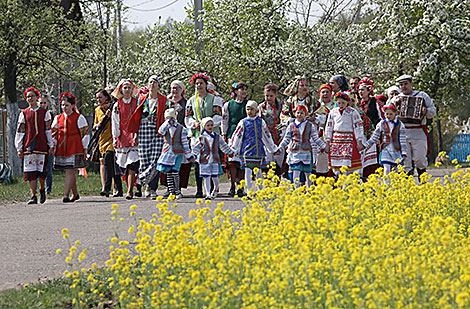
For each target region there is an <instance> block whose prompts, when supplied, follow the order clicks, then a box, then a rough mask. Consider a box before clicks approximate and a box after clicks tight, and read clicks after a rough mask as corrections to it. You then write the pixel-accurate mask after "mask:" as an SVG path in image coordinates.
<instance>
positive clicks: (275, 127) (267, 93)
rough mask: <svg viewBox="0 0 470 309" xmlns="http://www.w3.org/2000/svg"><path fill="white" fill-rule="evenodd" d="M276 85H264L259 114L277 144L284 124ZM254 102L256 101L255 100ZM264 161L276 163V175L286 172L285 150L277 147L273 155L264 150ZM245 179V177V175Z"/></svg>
mask: <svg viewBox="0 0 470 309" xmlns="http://www.w3.org/2000/svg"><path fill="white" fill-rule="evenodd" d="M277 91H278V88H277V85H275V84H267V85H265V86H264V102H263V103H260V105H259V108H258V109H259V116H260V117H261V118H262V119H263V120H264V122H265V123H266V126H267V128H268V130H269V132H270V134H271V137H272V140H273V141H274V144H276V145H279V143H280V142H281V140H282V136H283V134H284V132H283V131H284V129H285V126H284V124H282V123H281V114H282V104H281V103H280V102H279V101H278V99H277ZM255 103H256V102H255ZM265 153H266V161H267V163H268V164H269V166H271V164H272V163H273V162H274V163H275V164H276V175H278V176H281V175H282V174H283V173H284V172H287V169H286V168H285V151H284V149H279V153H278V154H276V155H274V153H272V152H270V151H265ZM245 179H246V177H245Z"/></svg>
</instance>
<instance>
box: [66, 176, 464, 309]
mask: <svg viewBox="0 0 470 309" xmlns="http://www.w3.org/2000/svg"><path fill="white" fill-rule="evenodd" d="M312 177H313V178H314V176H312ZM424 177H427V176H426V175H425V176H424ZM428 178H429V177H428ZM469 179H470V173H469V170H467V171H463V170H462V171H457V172H455V173H454V174H453V175H452V176H451V177H448V176H446V177H445V178H444V179H442V180H436V181H434V182H431V181H429V179H422V180H424V181H426V180H427V181H428V182H427V183H425V184H423V185H421V186H419V185H417V184H416V182H415V180H413V178H411V177H407V176H406V175H405V174H404V173H401V174H396V173H392V174H391V175H389V176H383V177H382V176H378V175H374V176H371V177H369V182H367V183H364V184H361V183H360V181H359V178H358V176H356V175H350V176H347V177H345V176H340V178H339V179H338V181H337V182H334V180H333V179H325V178H318V179H313V180H314V182H315V185H314V186H312V187H311V188H306V187H301V188H299V189H294V188H293V186H292V185H291V184H289V183H285V182H280V181H279V178H277V176H274V175H273V174H269V175H268V177H267V178H266V179H264V180H262V185H263V187H264V189H263V190H260V191H258V192H257V194H256V195H255V197H254V198H252V199H251V200H246V197H244V198H243V199H245V201H246V202H247V205H246V207H245V208H244V209H243V211H235V212H230V211H229V210H224V205H223V203H219V204H218V205H217V208H216V209H215V211H214V212H211V211H210V210H209V208H203V209H197V210H196V209H194V210H191V212H190V214H189V219H188V220H187V221H185V220H184V219H183V218H182V217H181V216H177V215H175V214H174V213H173V212H172V210H171V209H172V205H171V201H160V203H159V204H158V209H159V212H158V213H157V214H155V215H154V218H152V219H151V220H150V221H146V220H143V219H136V224H135V225H132V226H130V228H129V233H130V234H132V235H133V236H134V237H135V240H134V242H133V243H132V245H131V244H129V242H127V241H119V239H113V240H112V242H114V243H113V246H112V247H111V250H112V251H111V253H110V259H109V260H108V261H107V262H106V266H105V267H104V268H101V269H96V268H95V269H94V270H93V271H85V270H82V271H77V272H75V273H68V274H67V275H68V276H71V277H74V278H75V280H74V285H73V288H74V289H75V290H76V295H77V296H76V300H75V301H76V302H81V304H82V305H84V304H86V303H88V305H89V304H90V302H94V303H95V304H96V303H101V304H102V303H104V302H109V301H110V299H111V301H112V302H114V303H115V304H118V305H119V306H122V307H142V306H145V307H176V306H178V307H197V308H201V307H222V308H227V307H230V308H238V307H314V308H316V307H325V306H328V307H371V308H372V307H418V306H419V307H421V306H426V307H436V306H449V307H450V306H452V307H457V306H459V307H468V306H469V305H470V295H469V291H470V288H469V284H470V259H469V258H468V257H469V256H470V242H469V236H468V234H469V223H470V214H469V211H470V210H469V209H470V208H469V204H470V186H469ZM258 182H261V180H258ZM199 203H200V201H199ZM116 208H117V206H114V210H113V211H114V212H113V215H114V216H116V215H119V213H118V212H116ZM135 208H136V206H132V212H131V216H134V217H135V216H136V214H135V211H134V210H135ZM74 250H75V252H78V250H77V249H74ZM86 295H92V297H86Z"/></svg>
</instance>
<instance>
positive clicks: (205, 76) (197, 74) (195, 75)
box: [189, 72, 211, 84]
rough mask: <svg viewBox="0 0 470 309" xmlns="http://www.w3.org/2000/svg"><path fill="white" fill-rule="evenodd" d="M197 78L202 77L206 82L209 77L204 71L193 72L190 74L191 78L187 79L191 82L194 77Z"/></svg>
mask: <svg viewBox="0 0 470 309" xmlns="http://www.w3.org/2000/svg"><path fill="white" fill-rule="evenodd" d="M198 78H202V79H203V80H205V81H206V84H207V83H208V82H209V80H210V79H211V78H210V77H209V76H208V75H207V73H206V72H204V73H196V74H194V75H193V76H191V79H190V80H189V82H190V83H191V84H192V83H193V82H194V81H195V80H196V79H198Z"/></svg>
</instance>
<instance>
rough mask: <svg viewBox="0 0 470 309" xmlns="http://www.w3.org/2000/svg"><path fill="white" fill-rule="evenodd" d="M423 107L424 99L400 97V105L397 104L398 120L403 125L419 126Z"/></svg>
mask: <svg viewBox="0 0 470 309" xmlns="http://www.w3.org/2000/svg"><path fill="white" fill-rule="evenodd" d="M423 106H425V105H424V98H422V97H412V96H401V97H400V103H399V104H398V106H397V107H398V108H399V112H398V118H400V120H401V121H402V122H403V123H415V124H421V119H422V117H423V116H424V115H422V111H423Z"/></svg>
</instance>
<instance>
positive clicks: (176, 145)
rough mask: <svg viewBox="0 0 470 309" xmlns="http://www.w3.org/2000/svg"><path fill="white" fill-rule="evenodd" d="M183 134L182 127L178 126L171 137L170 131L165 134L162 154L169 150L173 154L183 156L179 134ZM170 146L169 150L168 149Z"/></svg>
mask: <svg viewBox="0 0 470 309" xmlns="http://www.w3.org/2000/svg"><path fill="white" fill-rule="evenodd" d="M182 132H183V127H182V126H181V125H178V127H177V128H176V131H175V134H174V135H173V137H171V134H170V130H168V131H167V132H166V134H165V144H164V145H163V149H162V153H165V152H167V151H169V150H170V149H171V150H172V151H173V153H174V154H183V153H184V149H183V140H182V138H181V133H182ZM170 145H171V148H170Z"/></svg>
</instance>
